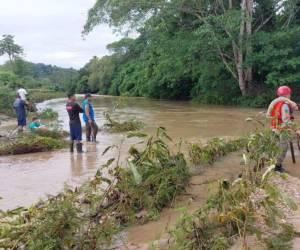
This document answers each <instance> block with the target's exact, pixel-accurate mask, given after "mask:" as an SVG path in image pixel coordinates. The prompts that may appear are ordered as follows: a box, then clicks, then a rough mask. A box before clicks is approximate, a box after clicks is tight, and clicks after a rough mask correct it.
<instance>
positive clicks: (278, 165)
mask: <svg viewBox="0 0 300 250" xmlns="http://www.w3.org/2000/svg"><path fill="white" fill-rule="evenodd" d="M274 171H276V172H278V173H284V172H285V169H284V168H283V167H282V165H281V164H277V165H276V166H275V168H274Z"/></svg>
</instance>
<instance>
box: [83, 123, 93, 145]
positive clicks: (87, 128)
mask: <svg viewBox="0 0 300 250" xmlns="http://www.w3.org/2000/svg"><path fill="white" fill-rule="evenodd" d="M85 133H86V141H91V133H92V126H91V124H90V123H88V122H86V123H85Z"/></svg>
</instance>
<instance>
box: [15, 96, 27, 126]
mask: <svg viewBox="0 0 300 250" xmlns="http://www.w3.org/2000/svg"><path fill="white" fill-rule="evenodd" d="M26 106H27V103H26V101H24V100H22V99H21V97H20V95H19V94H17V96H16V100H15V102H14V105H13V107H14V110H15V112H16V115H17V121H18V131H19V132H23V129H24V127H25V126H26Z"/></svg>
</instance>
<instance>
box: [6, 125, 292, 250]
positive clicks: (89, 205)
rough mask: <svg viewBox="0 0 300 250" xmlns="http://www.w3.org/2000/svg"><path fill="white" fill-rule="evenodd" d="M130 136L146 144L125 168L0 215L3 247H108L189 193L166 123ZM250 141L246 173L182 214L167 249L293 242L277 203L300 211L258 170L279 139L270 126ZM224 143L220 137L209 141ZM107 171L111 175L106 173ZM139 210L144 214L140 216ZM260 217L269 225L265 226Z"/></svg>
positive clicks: (110, 166) (268, 162)
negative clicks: (249, 239)
mask: <svg viewBox="0 0 300 250" xmlns="http://www.w3.org/2000/svg"><path fill="white" fill-rule="evenodd" d="M132 136H134V137H138V138H140V139H142V140H143V143H141V144H137V145H140V146H139V147H137V146H133V147H131V148H130V150H129V152H128V160H127V164H126V166H122V165H120V162H119V159H120V156H119V155H118V156H117V157H116V158H112V159H110V160H108V161H107V163H106V164H104V165H103V166H102V168H101V169H99V170H98V171H97V173H96V175H95V177H94V178H93V179H91V180H90V181H88V182H86V183H85V184H84V185H82V186H81V187H79V188H75V189H69V188H66V189H65V191H64V192H62V193H60V194H58V195H57V196H54V197H49V199H48V200H47V201H45V202H41V203H39V204H37V205H35V206H33V207H31V208H29V209H18V210H15V211H7V212H2V213H0V222H1V223H0V238H1V239H2V240H1V241H0V247H2V248H14V249H18V248H24V249H33V250H34V249H109V247H110V246H111V243H112V240H113V237H114V235H116V234H117V233H118V232H120V230H122V229H124V227H125V226H128V225H130V224H132V223H136V222H145V221H147V220H151V219H155V218H156V215H157V214H159V212H160V211H161V210H162V209H163V208H164V207H166V206H169V205H170V204H171V203H172V201H173V200H174V198H175V197H176V195H178V194H181V193H182V192H184V190H185V187H186V185H187V184H188V182H189V177H190V176H189V171H188V170H189V169H188V166H187V162H186V160H185V158H184V156H183V154H182V153H180V152H176V153H173V152H172V151H171V150H170V147H169V146H168V145H169V144H170V141H171V139H170V138H169V137H168V135H167V134H166V131H165V129H164V128H159V129H158V130H157V133H156V135H154V136H147V135H145V134H142V133H131V134H129V135H128V137H132ZM245 140H246V142H247V143H246V144H247V151H246V152H245V154H244V157H243V158H244V161H245V166H244V170H243V173H242V175H241V177H240V178H239V179H237V180H236V181H234V182H232V183H229V182H228V181H220V183H219V188H218V190H217V192H216V193H215V194H213V195H212V196H211V197H210V198H209V199H208V200H207V202H206V203H205V205H204V206H203V207H201V208H200V209H199V210H198V211H197V212H196V213H195V214H193V215H187V214H186V215H183V217H182V218H181V220H180V221H179V222H178V224H177V226H176V227H175V228H174V229H173V230H172V231H171V236H172V239H171V241H170V243H169V249H176V250H177V249H187V250H188V249H191V250H192V249H226V248H228V247H230V245H232V244H233V243H234V241H236V240H238V239H239V240H240V241H241V242H242V243H243V247H244V248H245V249H247V247H248V246H247V236H248V235H254V236H256V239H257V240H258V241H259V242H260V244H264V245H265V246H266V247H269V248H271V249H273V248H274V247H276V246H275V245H274V244H276V245H277V246H285V247H288V246H289V244H290V240H291V238H292V237H293V228H292V227H291V226H290V225H289V224H287V223H286V222H285V221H284V220H283V218H284V213H283V212H282V211H281V209H279V208H277V206H276V204H278V203H281V204H286V206H287V207H290V208H291V209H296V207H295V204H294V203H293V201H292V200H291V199H289V198H288V197H286V196H284V194H282V193H281V192H280V190H279V188H278V187H276V186H274V185H273V184H272V182H271V181H270V180H271V178H272V176H273V171H272V167H269V168H267V170H266V171H258V170H260V168H255V166H256V165H257V164H260V163H261V162H263V163H264V164H265V166H272V165H273V163H274V161H275V160H274V159H275V157H276V155H277V154H278V148H276V147H275V145H276V138H275V137H274V134H273V133H272V131H270V130H266V131H264V132H260V133H254V134H252V135H250V136H249V137H247V138H245ZM219 144H220V142H218V143H217V144H216V140H214V143H213V144H210V145H219ZM243 144H244V142H243ZM141 145H143V146H141ZM222 145H223V144H222ZM229 145H231V146H228V145H227V147H225V149H226V150H225V149H224V147H221V148H222V149H223V150H217V151H215V152H217V154H218V156H220V155H224V154H225V153H226V152H230V151H232V150H236V149H238V148H239V146H237V145H240V144H239V143H238V144H235V143H234V144H229ZM211 147H212V146H211ZM113 148H116V149H117V150H118V151H120V148H118V147H116V146H111V147H108V148H107V149H106V150H105V151H104V152H103V154H106V153H107V152H108V151H109V150H112V149H113ZM213 148H217V149H219V148H220V147H219V146H217V147H213ZM201 152H202V151H201ZM209 152H210V151H209ZM257 152H258V153H257ZM200 159H201V158H200ZM205 159H207V158H205ZM214 159H215V158H214ZM209 162H210V161H209ZM104 169H107V170H108V171H107V172H108V173H109V177H107V176H102V172H103V171H104ZM140 212H143V213H142V214H143V216H142V217H140V216H137V215H138V214H140ZM261 222H263V226H264V227H260V226H259V225H260V223H261ZM264 228H267V232H268V233H267V234H266V232H265V231H264ZM272 239H276V241H275V240H272ZM275 249H276V248H275Z"/></svg>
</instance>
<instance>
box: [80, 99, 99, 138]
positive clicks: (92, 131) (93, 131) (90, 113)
mask: <svg viewBox="0 0 300 250" xmlns="http://www.w3.org/2000/svg"><path fill="white" fill-rule="evenodd" d="M92 102H93V97H92V95H91V94H86V95H85V98H84V100H83V102H82V109H83V120H84V122H85V127H86V141H88V142H89V141H92V142H96V138H97V133H98V126H97V124H96V122H95V112H94V106H93V104H92Z"/></svg>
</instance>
